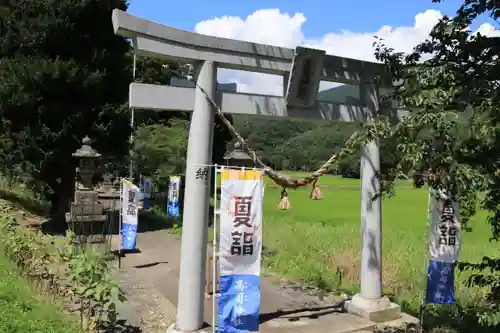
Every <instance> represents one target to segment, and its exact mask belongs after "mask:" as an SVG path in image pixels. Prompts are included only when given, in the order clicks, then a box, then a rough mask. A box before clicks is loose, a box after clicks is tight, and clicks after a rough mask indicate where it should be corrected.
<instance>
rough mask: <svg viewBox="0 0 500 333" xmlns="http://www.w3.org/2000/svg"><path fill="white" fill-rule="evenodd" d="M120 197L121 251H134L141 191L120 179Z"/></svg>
mask: <svg viewBox="0 0 500 333" xmlns="http://www.w3.org/2000/svg"><path fill="white" fill-rule="evenodd" d="M121 183H122V186H121V188H122V190H121V195H120V204H121V207H120V208H121V221H122V223H121V230H120V237H121V242H120V243H121V244H120V245H121V249H122V250H135V249H136V243H137V227H138V224H139V223H138V222H139V217H138V214H139V197H140V193H141V191H140V190H139V188H138V187H137V186H135V185H134V184H132V183H131V182H130V181H128V180H126V179H122V181H121Z"/></svg>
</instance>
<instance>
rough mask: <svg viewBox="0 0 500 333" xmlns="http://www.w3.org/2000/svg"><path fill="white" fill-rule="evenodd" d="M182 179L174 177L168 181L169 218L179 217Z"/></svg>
mask: <svg viewBox="0 0 500 333" xmlns="http://www.w3.org/2000/svg"><path fill="white" fill-rule="evenodd" d="M180 189H181V177H179V176H172V177H170V178H169V180H168V192H167V213H168V216H179V192H180Z"/></svg>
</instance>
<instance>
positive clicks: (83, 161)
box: [72, 136, 101, 190]
mask: <svg viewBox="0 0 500 333" xmlns="http://www.w3.org/2000/svg"><path fill="white" fill-rule="evenodd" d="M72 156H73V158H75V159H78V167H77V170H76V172H77V175H78V176H79V180H80V182H81V185H82V187H83V188H81V189H82V190H93V187H94V184H93V183H92V178H93V177H94V174H95V172H96V170H97V162H98V161H99V160H100V158H101V154H99V153H98V152H97V151H96V150H95V149H94V148H92V147H91V146H90V138H89V137H88V136H86V137H85V138H83V140H82V146H81V147H80V148H79V149H77V150H76V151H75V152H74V153H73V154H72Z"/></svg>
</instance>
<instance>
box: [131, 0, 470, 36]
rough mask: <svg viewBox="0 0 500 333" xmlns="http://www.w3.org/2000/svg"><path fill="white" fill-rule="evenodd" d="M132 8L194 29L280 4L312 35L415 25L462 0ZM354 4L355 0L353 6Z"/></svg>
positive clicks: (148, 3) (311, 0) (136, 3)
mask: <svg viewBox="0 0 500 333" xmlns="http://www.w3.org/2000/svg"><path fill="white" fill-rule="evenodd" d="M129 2H130V7H129V12H131V13H132V14H134V15H138V16H141V17H144V18H146V19H148V20H152V21H156V22H160V23H163V24H166V25H169V26H172V27H176V28H179V29H185V30H193V29H194V26H195V25H196V23H198V22H200V21H203V20H207V19H211V18H214V17H219V16H223V15H230V16H240V17H242V18H246V17H247V16H248V15H249V14H251V13H253V12H254V11H256V10H258V9H265V8H279V9H280V10H281V11H282V12H288V13H290V14H294V13H296V12H302V13H304V15H305V16H306V18H307V22H306V23H305V24H304V26H303V31H304V34H305V35H306V36H307V37H309V38H314V37H319V36H322V35H324V34H325V33H328V32H337V31H340V30H341V29H348V30H350V31H353V32H367V31H376V30H378V29H379V28H380V27H381V26H383V25H391V26H412V25H413V23H414V18H415V15H416V14H418V13H419V12H423V11H425V10H426V9H437V10H440V11H441V12H442V13H443V14H453V13H454V12H455V10H456V8H458V7H459V6H460V4H461V3H463V1H462V0H444V2H443V3H442V4H434V3H432V1H431V0H378V1H376V0H357V1H356V0H350V1H347V0H305V1H304V0H286V1H285V0H278V1H276V0H274V1H273V0H266V1H264V0H251V1H241V0H240V1H237V0H231V1H229V0H211V1H206V0H205V1H202V0H190V1H168V0H129ZM353 4H355V5H354V6H353Z"/></svg>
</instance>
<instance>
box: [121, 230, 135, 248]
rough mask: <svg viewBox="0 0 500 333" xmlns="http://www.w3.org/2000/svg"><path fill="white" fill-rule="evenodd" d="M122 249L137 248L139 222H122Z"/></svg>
mask: <svg viewBox="0 0 500 333" xmlns="http://www.w3.org/2000/svg"><path fill="white" fill-rule="evenodd" d="M121 236H122V237H121V238H122V244H121V248H122V250H135V247H136V241H137V224H128V223H123V224H122V230H121Z"/></svg>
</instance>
